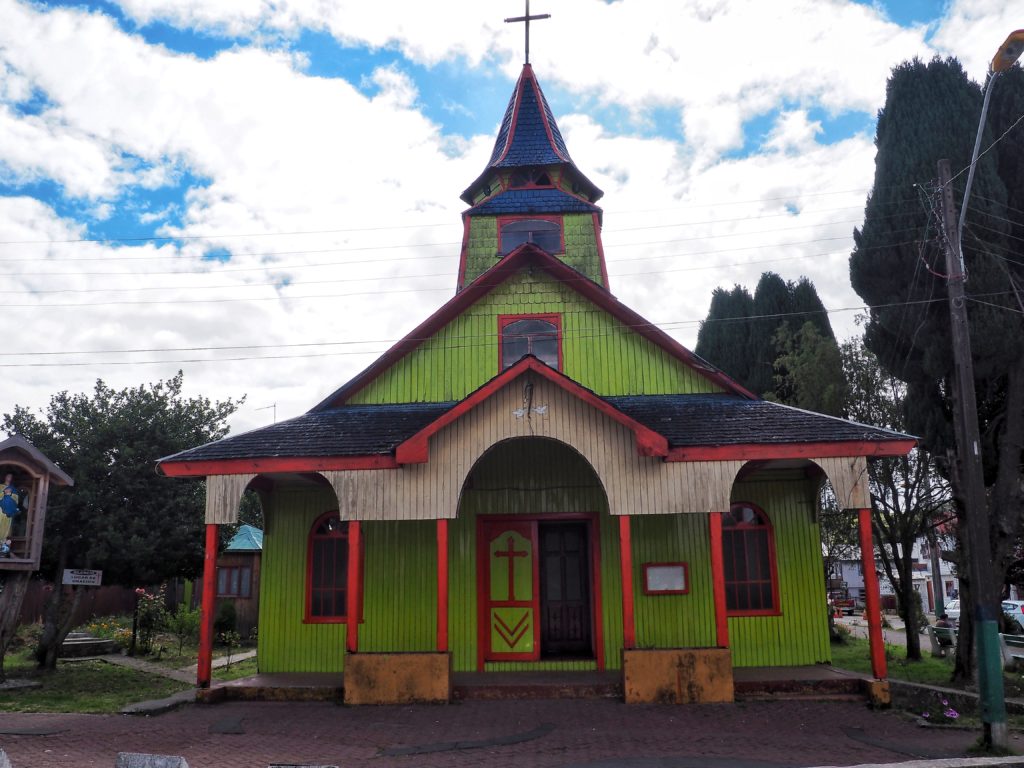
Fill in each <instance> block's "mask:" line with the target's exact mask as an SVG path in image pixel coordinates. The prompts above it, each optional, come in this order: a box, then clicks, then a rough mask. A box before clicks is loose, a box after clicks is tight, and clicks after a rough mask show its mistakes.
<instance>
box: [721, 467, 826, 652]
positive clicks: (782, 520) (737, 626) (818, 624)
mask: <svg viewBox="0 0 1024 768" xmlns="http://www.w3.org/2000/svg"><path fill="white" fill-rule="evenodd" d="M816 489H817V483H816V482H814V481H811V480H803V479H800V480H782V481H774V482H773V481H757V482H740V483H737V484H736V488H735V490H734V491H733V500H734V501H747V502H752V503H754V504H756V505H758V506H759V507H761V509H763V510H764V511H765V513H766V514H767V515H768V518H769V519H770V520H771V523H772V528H773V530H774V533H775V559H776V566H777V568H778V578H779V599H780V602H781V606H780V608H781V613H780V614H779V615H778V616H744V617H733V618H730V619H729V640H730V643H731V645H732V658H733V665H734V666H737V667H753V666H791V665H800V664H817V663H820V662H828V661H830V660H831V650H830V648H829V640H828V611H827V608H826V605H827V600H826V596H825V573H824V566H823V563H822V558H821V534H820V531H819V529H818V524H817V522H816V515H815V506H816V493H815V491H816Z"/></svg>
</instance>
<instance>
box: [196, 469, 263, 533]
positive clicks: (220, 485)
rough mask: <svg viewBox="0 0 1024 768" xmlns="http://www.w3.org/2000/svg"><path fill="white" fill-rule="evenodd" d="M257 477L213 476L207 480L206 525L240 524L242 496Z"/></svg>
mask: <svg viewBox="0 0 1024 768" xmlns="http://www.w3.org/2000/svg"><path fill="white" fill-rule="evenodd" d="M254 477H256V475H211V476H209V477H207V478H206V524H207V525H211V524H218V525H219V524H222V523H237V522H238V505H239V504H241V503H242V494H243V493H245V489H246V488H247V487H248V486H249V483H250V482H252V479H253V478H254Z"/></svg>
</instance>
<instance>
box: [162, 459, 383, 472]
mask: <svg viewBox="0 0 1024 768" xmlns="http://www.w3.org/2000/svg"><path fill="white" fill-rule="evenodd" d="M397 468H398V463H397V462H396V461H395V460H394V458H392V457H391V456H387V455H383V454H381V455H374V456H280V457H270V458H255V459H209V460H205V461H164V462H161V463H160V464H159V469H160V472H162V473H163V474H164V476H166V477H206V476H208V475H247V474H260V473H272V472H324V471H329V470H345V469H397Z"/></svg>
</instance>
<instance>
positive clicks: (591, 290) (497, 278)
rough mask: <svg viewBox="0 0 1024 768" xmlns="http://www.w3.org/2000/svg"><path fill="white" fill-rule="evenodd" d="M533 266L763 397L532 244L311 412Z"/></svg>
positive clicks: (729, 387)
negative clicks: (522, 270)
mask: <svg viewBox="0 0 1024 768" xmlns="http://www.w3.org/2000/svg"><path fill="white" fill-rule="evenodd" d="M528 266H534V267H538V268H540V269H543V270H544V271H545V272H547V273H548V274H550V275H551V276H552V277H553V278H555V279H556V280H558V281H560V282H562V283H564V284H565V285H567V286H569V287H570V288H572V289H573V290H574V291H576V292H577V293H578V294H580V295H581V296H583V297H584V298H586V299H588V300H589V301H591V302H593V303H594V304H595V305H597V307H598V308H600V309H603V310H604V311H606V312H608V314H610V315H612V316H613V317H615V318H616V319H617V320H619V321H620V322H621V323H622V324H623V325H626V326H628V327H629V328H630V329H631V330H633V331H635V332H636V333H638V334H640V335H641V336H643V337H644V338H646V339H647V340H648V341H650V342H652V343H653V344H656V345H657V346H659V347H661V348H662V349H664V350H665V351H666V352H668V353H669V354H670V355H672V357H674V358H676V359H677V360H680V361H681V362H683V363H685V364H686V365H688V366H690V367H691V368H694V369H695V370H696V371H697V372H698V373H699V374H700V375H702V376H704V377H705V378H707V379H708V380H710V381H712V382H714V383H715V384H717V385H718V386H720V387H722V388H723V389H724V390H726V391H727V392H731V393H733V394H736V395H741V396H743V397H746V398H748V399H750V400H759V399H760V398H759V397H757V395H755V394H754V393H753V392H751V391H750V390H748V389H746V388H745V387H743V386H741V385H740V384H738V383H737V382H735V381H733V380H732V379H731V378H729V377H728V376H727V375H726V374H725V373H723V372H722V371H720V370H718V369H717V368H715V367H714V366H712V365H711V364H710V363H708V362H706V361H705V360H702V359H701V358H699V357H697V356H696V355H695V354H693V353H692V352H691V351H690V350H688V349H687V348H686V347H684V346H683V345H682V344H680V343H679V342H678V341H676V340H675V339H673V338H672V337H671V336H669V335H668V334H667V333H665V332H664V331H663V330H661V329H660V328H658V327H656V326H655V325H653V324H652V323H650V322H649V321H647V320H645V319H644V318H643V317H641V316H640V315H638V314H637V313H636V312H634V311H633V310H632V309H630V308H629V307H627V306H626V305H625V304H623V303H622V302H620V301H619V300H618V299H616V298H615V297H614V296H612V295H611V294H610V293H608V291H606V290H605V289H604V288H603V287H602V286H600V285H598V284H597V283H595V282H593V281H592V280H590V279H589V278H588V277H586V276H585V275H583V274H581V273H580V272H577V271H576V270H575V269H573V268H572V267H570V266H569V265H568V264H565V263H564V262H561V261H559V260H558V259H556V258H555V257H554V256H550V255H548V254H547V253H545V252H544V251H542V250H541V249H540V248H537V247H536V246H534V245H531V244H530V243H526V244H524V245H521V246H519V247H518V248H516V249H515V250H514V251H512V253H510V254H509V255H508V256H506V257H504V258H503V259H502V260H501V261H499V262H498V263H497V264H495V265H494V266H493V267H491V268H490V269H489V270H487V271H486V272H484V273H483V274H482V275H480V276H479V277H477V278H476V279H475V280H474V281H473V282H472V283H470V284H469V285H467V286H466V287H465V288H464V289H463V290H462V291H460V292H459V293H457V294H456V295H455V296H454V297H452V298H451V299H450V300H449V301H448V303H446V304H445V305H443V306H442V307H441V308H440V309H438V310H437V311H436V312H434V314H432V315H431V316H430V317H428V318H427V319H426V320H424V321H423V322H422V323H420V324H419V325H418V326H416V328H414V329H413V330H412V331H411V332H410V333H409V334H408V335H407V336H406V337H405V338H403V339H402V340H400V341H399V342H397V343H396V344H395V345H394V346H393V347H391V349H389V350H388V351H387V352H385V353H384V354H383V355H381V356H380V357H379V358H377V360H376V361H374V362H373V363H372V364H371V365H370V366H369V367H368V368H366V369H365V370H364V371H363V372H362V373H360V374H358V375H357V376H356V377H355V378H353V379H351V380H350V381H349V382H348V383H347V384H345V385H343V386H342V387H341V388H339V389H337V390H336V391H335V392H333V393H332V394H331V395H329V396H328V397H327V398H325V399H324V400H323V401H321V402H320V403H319V404H317V405H316V406H314V407H313V408H312V409H311V412H313V411H322V410H325V409H327V408H333V407H336V406H338V405H342V404H343V403H345V402H346V401H347V400H348V399H349V398H351V397H352V396H353V395H354V394H356V393H357V392H358V391H359V390H361V389H363V388H364V387H365V386H367V385H368V384H370V383H371V382H372V381H373V380H374V379H376V378H377V377H378V376H380V375H381V374H382V373H384V371H386V370H387V369H388V368H390V367H391V366H392V365H394V364H395V363H396V362H398V360H400V359H401V358H402V357H404V356H405V355H407V354H409V353H410V352H412V351H413V350H414V349H416V348H417V347H418V346H419V345H420V344H422V343H423V342H425V341H427V340H428V339H429V338H430V337H431V336H433V335H434V334H435V333H436V332H437V331H439V330H440V329H441V328H443V327H444V326H445V325H447V324H448V323H450V322H451V321H452V320H454V319H455V318H456V317H458V316H459V315H460V314H461V313H462V312H463V311H465V310H466V309H467V308H469V307H470V306H472V305H473V304H475V303H476V302H477V301H478V300H480V299H481V298H483V297H484V296H486V295H487V294H488V293H490V292H491V291H492V290H494V289H495V288H496V287H497V286H499V285H501V284H502V283H503V282H505V281H506V280H507V279H508V278H510V277H512V276H513V275H515V274H516V272H517V271H518V270H519V269H521V268H522V267H528Z"/></svg>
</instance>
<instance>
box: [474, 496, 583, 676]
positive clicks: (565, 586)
mask: <svg viewBox="0 0 1024 768" xmlns="http://www.w3.org/2000/svg"><path fill="white" fill-rule="evenodd" d="M594 527H595V521H594V520H593V519H592V518H591V517H589V516H574V517H558V518H548V517H533V518H530V517H525V518H524V517H517V518H481V519H480V522H479V528H478V566H479V576H480V578H479V581H478V589H479V594H480V597H481V599H480V601H479V608H480V614H479V626H480V629H481V631H480V638H479V639H480V649H481V653H480V654H479V656H480V659H479V661H480V662H481V665H482V663H483V662H486V661H538V660H545V659H594V658H596V656H595V650H596V647H597V643H596V639H597V638H596V635H597V632H596V627H597V621H596V619H597V616H596V612H595V601H594V595H595V592H596V584H597V573H598V571H597V568H596V566H597V563H596V550H595V547H594V536H595V530H594Z"/></svg>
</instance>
